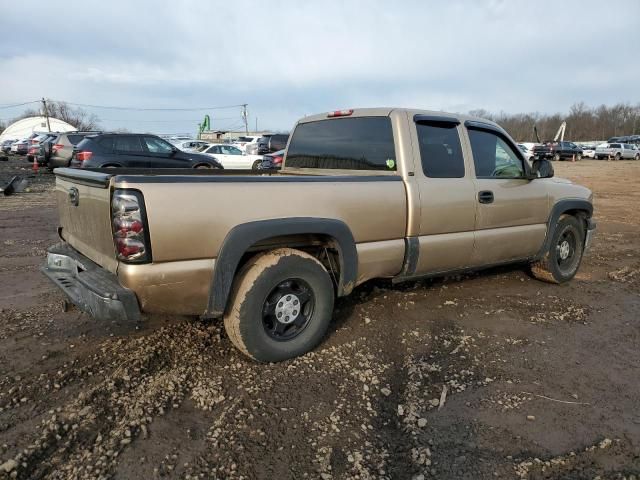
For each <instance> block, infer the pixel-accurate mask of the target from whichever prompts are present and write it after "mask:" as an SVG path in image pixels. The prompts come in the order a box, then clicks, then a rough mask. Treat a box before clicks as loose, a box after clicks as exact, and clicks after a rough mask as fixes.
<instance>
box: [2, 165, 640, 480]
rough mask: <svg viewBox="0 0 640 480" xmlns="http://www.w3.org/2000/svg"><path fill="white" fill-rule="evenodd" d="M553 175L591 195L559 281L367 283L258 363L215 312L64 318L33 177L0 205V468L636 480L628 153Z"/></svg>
mask: <svg viewBox="0 0 640 480" xmlns="http://www.w3.org/2000/svg"><path fill="white" fill-rule="evenodd" d="M555 167H556V173H557V174H558V175H559V176H565V177H568V178H571V179H573V180H576V181H578V182H581V183H583V184H585V185H587V186H589V187H590V188H592V189H593V191H594V192H595V205H596V214H595V215H596V219H597V222H598V235H597V237H596V242H595V245H594V248H593V250H592V251H591V252H590V254H589V255H588V257H587V258H586V259H585V261H584V262H583V265H582V268H581V270H580V272H579V274H578V276H577V278H576V279H575V280H574V281H572V282H571V283H569V284H566V285H562V286H555V285H548V284H544V283H541V282H539V281H537V280H534V279H532V278H531V277H530V276H529V275H528V274H527V272H526V269H525V268H519V267H513V268H503V269H497V270H496V269H494V270H491V271H488V272H483V273H480V274H473V275H467V276H464V277H455V278H447V279H438V280H433V281H423V282H416V283H409V284H405V285H402V286H397V287H392V286H391V285H389V284H388V283H386V282H373V283H368V284H366V285H363V286H361V287H359V288H358V289H357V290H356V291H355V293H354V294H353V295H352V296H351V297H349V298H347V299H343V300H341V301H339V302H338V305H337V310H336V313H335V319H334V322H333V324H332V327H331V330H330V333H329V334H328V337H327V338H326V340H325V342H324V343H323V344H322V345H321V346H320V347H319V348H318V349H316V351H314V352H312V353H310V354H308V355H306V356H304V357H302V358H299V359H296V360H293V361H288V362H284V363H281V364H277V365H258V364H255V363H252V362H251V361H248V360H247V359H245V358H244V357H243V356H241V355H240V354H239V353H238V352H237V351H236V350H235V349H234V348H233V347H232V345H231V343H230V342H229V340H228V338H227V337H226V335H225V333H224V330H223V328H221V325H220V324H219V323H217V322H207V321H200V320H197V319H193V318H184V317H178V316H175V317H170V316H165V317H162V316H154V317H151V318H147V319H146V320H145V321H144V323H142V324H141V325H128V324H117V323H97V322H96V321H94V320H92V319H91V318H89V317H88V316H87V315H85V314H82V313H80V312H78V311H77V310H72V311H70V312H67V313H65V312H63V311H62V310H61V301H62V297H61V295H60V294H59V293H58V291H57V290H56V289H55V288H54V287H52V286H51V285H50V284H49V283H48V282H47V281H46V280H45V279H44V277H43V276H42V275H41V274H40V272H39V270H38V268H39V266H40V264H41V263H42V262H43V256H44V255H45V250H46V248H47V246H49V245H50V244H53V243H55V242H56V209H55V206H54V203H53V198H52V193H51V189H52V185H53V181H52V176H51V175H50V174H47V173H42V172H41V173H40V174H39V175H38V177H37V178H34V179H32V180H33V183H32V184H31V186H30V189H29V190H30V191H28V192H25V193H22V194H20V195H15V196H11V197H1V196H0V479H2V478H23V479H27V478H28V479H42V478H47V479H63V478H64V479H66V478H70V479H71V478H74V479H75V478H79V479H80V478H82V479H89V478H116V479H134V478H135V479H138V478H140V479H154V478H181V479H195V478H246V479H250V478H251V479H253V478H258V479H289V478H291V479H301V478H322V479H346V478H361V479H367V478H401V479H410V478H416V479H422V478H424V479H428V478H444V479H460V478H468V479H478V478H532V479H543V478H553V479H556V478H562V479H583V478H584V479H594V478H601V479H623V478H626V479H633V478H640V476H639V475H640V379H639V378H640V325H639V319H640V255H639V254H638V251H639V249H640V213H639V212H640V210H639V205H640V193H639V192H640V188H639V185H640V162H631V161H623V162H606V161H600V162H598V161H581V162H578V163H570V162H566V163H565V162H562V163H557V164H555ZM21 168H26V170H20V169H21ZM12 172H14V173H16V172H17V173H21V174H29V172H30V171H29V169H28V165H27V164H26V162H25V161H24V159H16V158H12V159H11V160H10V161H9V162H0V184H2V183H4V182H5V181H6V180H8V178H9V176H10V174H11V173H12Z"/></svg>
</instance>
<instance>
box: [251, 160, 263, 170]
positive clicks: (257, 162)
mask: <svg viewBox="0 0 640 480" xmlns="http://www.w3.org/2000/svg"><path fill="white" fill-rule="evenodd" d="M261 163H262V160H256V161H255V162H253V165H251V170H258V168H259V167H260V164H261Z"/></svg>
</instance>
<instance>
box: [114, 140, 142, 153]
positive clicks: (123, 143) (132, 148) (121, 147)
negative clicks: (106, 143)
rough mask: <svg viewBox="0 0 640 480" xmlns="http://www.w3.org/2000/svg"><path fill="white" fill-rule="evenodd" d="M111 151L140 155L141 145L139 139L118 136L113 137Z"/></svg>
mask: <svg viewBox="0 0 640 480" xmlns="http://www.w3.org/2000/svg"><path fill="white" fill-rule="evenodd" d="M113 149H114V150H116V151H118V152H124V153H142V152H144V149H143V148H142V143H140V138H139V137H129V136H122V137H120V136H118V137H113Z"/></svg>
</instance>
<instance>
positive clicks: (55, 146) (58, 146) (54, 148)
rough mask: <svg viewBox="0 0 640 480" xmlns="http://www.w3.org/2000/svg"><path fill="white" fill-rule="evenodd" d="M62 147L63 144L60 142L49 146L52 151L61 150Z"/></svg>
mask: <svg viewBox="0 0 640 480" xmlns="http://www.w3.org/2000/svg"><path fill="white" fill-rule="evenodd" d="M63 148H64V145H63V144H61V143H56V144H55V145H53V146H52V147H51V149H52V150H53V151H54V152H57V151H58V150H62V149H63Z"/></svg>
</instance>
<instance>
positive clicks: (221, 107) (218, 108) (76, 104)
mask: <svg viewBox="0 0 640 480" xmlns="http://www.w3.org/2000/svg"><path fill="white" fill-rule="evenodd" d="M53 101H54V102H60V103H66V104H67V105H73V106H75V107H86V108H102V109H106V110H132V111H136V112H197V111H203V110H225V109H229V108H239V107H242V106H244V104H242V103H239V104H237V105H224V106H216V107H197V108H139V107H122V106H113V105H91V104H88V103H74V102H67V101H65V100H53ZM30 103H32V102H30Z"/></svg>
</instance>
